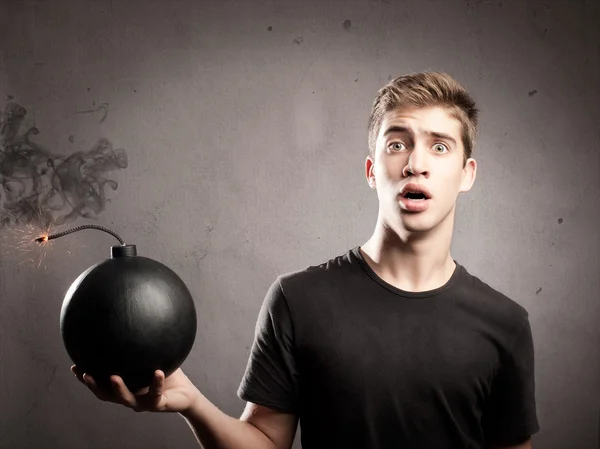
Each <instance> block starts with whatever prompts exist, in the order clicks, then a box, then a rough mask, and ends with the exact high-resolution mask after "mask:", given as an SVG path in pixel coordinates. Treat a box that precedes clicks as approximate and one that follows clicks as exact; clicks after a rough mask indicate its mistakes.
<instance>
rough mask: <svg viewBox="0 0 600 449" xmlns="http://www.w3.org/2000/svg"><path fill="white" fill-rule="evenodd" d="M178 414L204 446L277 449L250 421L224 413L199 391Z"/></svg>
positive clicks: (206, 447) (227, 448) (226, 448)
mask: <svg viewBox="0 0 600 449" xmlns="http://www.w3.org/2000/svg"><path fill="white" fill-rule="evenodd" d="M181 415H182V416H183V417H184V418H185V420H186V421H187V423H188V424H189V426H190V427H191V428H192V430H193V431H194V434H195V435H196V439H197V440H198V442H199V443H200V446H201V447H202V448H203V449H276V447H275V445H274V444H273V442H272V441H271V440H270V439H269V438H268V437H267V436H266V435H265V434H264V433H262V432H261V431H260V430H258V429H257V428H256V427H254V426H253V425H252V424H250V423H247V422H245V421H241V420H239V419H236V418H233V417H231V416H228V415H226V414H225V413H223V412H222V411H221V410H219V409H218V408H217V407H216V406H215V405H214V404H213V403H212V402H210V401H209V400H208V399H206V397H204V395H202V394H200V395H199V397H198V400H197V401H196V402H195V403H194V405H193V406H192V407H191V408H190V410H188V411H187V412H185V413H181Z"/></svg>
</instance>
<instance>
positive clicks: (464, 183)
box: [460, 158, 477, 193]
mask: <svg viewBox="0 0 600 449" xmlns="http://www.w3.org/2000/svg"><path fill="white" fill-rule="evenodd" d="M476 177H477V161H476V160H475V159H473V158H469V160H467V163H466V164H465V167H464V168H463V174H462V180H461V183H460V193H465V192H468V191H469V190H471V187H473V183H474V182H475V178H476Z"/></svg>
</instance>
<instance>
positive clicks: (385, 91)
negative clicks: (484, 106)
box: [368, 72, 479, 163]
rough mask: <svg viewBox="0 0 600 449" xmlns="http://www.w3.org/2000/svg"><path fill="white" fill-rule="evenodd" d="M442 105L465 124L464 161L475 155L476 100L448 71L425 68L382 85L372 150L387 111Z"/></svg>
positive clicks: (374, 114) (375, 107) (373, 112)
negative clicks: (423, 70) (427, 69)
mask: <svg viewBox="0 0 600 449" xmlns="http://www.w3.org/2000/svg"><path fill="white" fill-rule="evenodd" d="M433 106H442V107H444V108H446V109H447V110H448V112H449V113H450V114H451V115H452V116H453V117H454V118H455V119H457V120H458V121H459V122H460V123H461V124H462V143H463V147H464V155H463V163H466V161H467V159H469V158H470V157H471V154H472V152H473V147H474V146H475V135H476V134H477V119H478V113H479V111H478V109H477V108H476V107H475V101H474V100H473V99H472V98H471V96H470V95H469V94H468V93H467V91H466V90H465V88H464V87H462V86H461V85H460V84H459V83H458V82H457V81H456V80H455V79H453V78H452V77H451V76H450V75H448V74H446V73H440V72H422V73H416V74H410V75H404V76H400V77H398V78H396V79H393V80H392V81H390V82H389V83H388V84H386V85H385V86H383V87H382V88H381V89H379V92H378V93H377V97H376V98H375V101H374V102H373V107H372V109H371V116H370V118H369V127H368V130H369V153H370V155H371V157H374V156H375V143H376V141H377V135H378V134H379V130H380V128H381V122H382V121H383V117H384V115H385V114H386V113H388V112H390V111H393V110H396V109H399V108H406V107H417V108H424V107H433Z"/></svg>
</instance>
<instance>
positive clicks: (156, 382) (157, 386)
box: [149, 370, 165, 397]
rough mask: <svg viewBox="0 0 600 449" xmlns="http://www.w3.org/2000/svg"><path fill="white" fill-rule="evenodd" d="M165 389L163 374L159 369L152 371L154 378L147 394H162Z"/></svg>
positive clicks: (156, 395)
mask: <svg viewBox="0 0 600 449" xmlns="http://www.w3.org/2000/svg"><path fill="white" fill-rule="evenodd" d="M164 389H165V374H164V373H163V372H162V371H161V370H156V371H155V372H154V378H153V379H152V383H151V384H150V391H149V396H154V397H158V396H162V394H163V391H164Z"/></svg>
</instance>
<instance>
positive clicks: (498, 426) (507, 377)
mask: <svg viewBox="0 0 600 449" xmlns="http://www.w3.org/2000/svg"><path fill="white" fill-rule="evenodd" d="M482 424H483V428H484V433H485V437H486V440H487V441H490V442H494V443H496V444H500V445H506V446H510V445H516V444H519V443H521V442H523V441H524V440H526V439H527V438H528V437H529V436H531V435H533V434H534V433H536V432H538V431H539V429H540V426H539V424H538V419H537V413H536V400H535V370H534V347H533V337H532V334H531V326H530V324H529V319H528V318H526V319H525V323H524V325H523V326H522V329H521V331H520V333H519V335H518V337H517V338H516V340H515V342H514V344H513V346H512V350H511V351H510V352H509V353H508V354H507V356H506V358H505V359H504V361H503V364H502V367H501V368H500V370H499V371H498V374H497V376H496V378H495V379H494V380H493V382H492V391H491V395H490V401H489V403H488V407H487V408H486V410H485V412H484V414H483V417H482Z"/></svg>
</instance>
